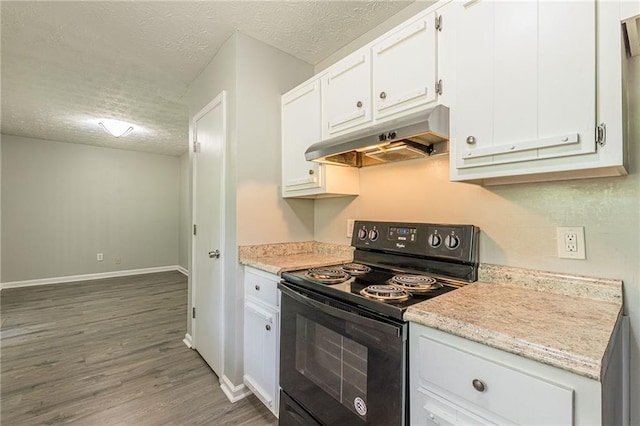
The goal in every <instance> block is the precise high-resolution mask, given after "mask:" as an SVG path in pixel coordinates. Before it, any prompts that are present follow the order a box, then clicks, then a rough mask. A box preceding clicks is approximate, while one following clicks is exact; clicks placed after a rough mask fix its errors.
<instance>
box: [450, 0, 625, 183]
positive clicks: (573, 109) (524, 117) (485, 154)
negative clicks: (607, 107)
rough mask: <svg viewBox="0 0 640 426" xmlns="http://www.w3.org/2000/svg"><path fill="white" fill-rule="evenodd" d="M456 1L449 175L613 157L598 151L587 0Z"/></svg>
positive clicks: (537, 176) (543, 170)
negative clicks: (453, 100)
mask: <svg viewBox="0 0 640 426" xmlns="http://www.w3.org/2000/svg"><path fill="white" fill-rule="evenodd" d="M457 7H458V10H457V12H456V13H457V19H456V20H455V23H454V24H453V25H454V26H455V32H456V35H457V39H456V50H457V53H456V78H455V80H456V82H455V86H456V93H455V105H453V106H452V108H451V151H452V156H451V178H452V180H482V179H488V178H502V177H512V176H526V175H528V176H529V178H524V179H522V180H548V179H554V177H553V175H549V174H550V173H554V172H556V176H555V178H567V177H587V176H588V174H587V175H584V176H579V175H567V174H564V175H563V174H560V173H557V172H567V171H578V170H585V169H589V168H594V169H602V168H605V167H608V166H611V165H613V166H616V165H617V166H621V165H622V163H621V162H620V161H618V159H619V158H620V156H619V155H617V153H616V154H614V155H613V156H612V155H610V154H604V155H601V154H600V153H598V152H597V151H598V150H599V149H600V148H601V147H600V146H599V145H598V143H597V142H596V133H597V132H596V130H597V125H598V124H599V122H598V121H597V118H598V117H597V115H596V114H597V111H598V109H597V103H596V91H597V87H598V86H597V85H598V81H597V80H596V70H597V64H596V47H597V34H596V5H595V1H587V0H585V1H580V2H550V1H534V0H524V1H517V2H494V1H482V0H480V1H469V2H466V3H457ZM612 30H613V31H615V30H616V28H615V27H614V28H612V27H611V26H609V27H606V26H601V27H600V31H612ZM613 48H615V46H613ZM619 78H620V77H618V82H619ZM614 91H615V88H614ZM614 124H615V123H614ZM607 149H609V151H618V152H621V151H622V143H621V141H617V143H614V144H612V146H611V147H607ZM614 157H615V158H614ZM616 162H617V163H618V164H616ZM601 172H602V170H601V171H600V172H595V173H594V175H601ZM608 172H609V173H611V174H612V175H618V174H623V173H624V171H622V172H621V171H620V169H619V168H617V167H613V168H611V169H610V170H608ZM496 183H500V182H499V179H498V180H497V181H496Z"/></svg>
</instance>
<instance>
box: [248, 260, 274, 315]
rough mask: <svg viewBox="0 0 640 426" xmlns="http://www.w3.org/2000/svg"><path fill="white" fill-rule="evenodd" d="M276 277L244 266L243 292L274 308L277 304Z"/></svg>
mask: <svg viewBox="0 0 640 426" xmlns="http://www.w3.org/2000/svg"><path fill="white" fill-rule="evenodd" d="M277 280H278V277H277V276H275V275H274V276H273V278H271V277H266V276H263V275H262V274H259V273H257V272H254V271H253V270H252V269H249V268H245V274H244V294H245V297H253V298H255V299H258V300H260V301H261V302H264V303H266V304H267V305H269V306H272V307H274V308H276V307H278V306H279V300H278V281H277Z"/></svg>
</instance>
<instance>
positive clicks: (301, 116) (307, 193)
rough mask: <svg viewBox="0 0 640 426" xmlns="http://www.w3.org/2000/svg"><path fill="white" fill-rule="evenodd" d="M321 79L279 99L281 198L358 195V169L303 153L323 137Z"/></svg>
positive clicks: (305, 84)
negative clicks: (337, 164) (280, 122)
mask: <svg viewBox="0 0 640 426" xmlns="http://www.w3.org/2000/svg"><path fill="white" fill-rule="evenodd" d="M320 91H321V84H320V78H315V79H312V80H310V81H308V82H306V83H303V84H302V85H300V86H298V87H296V88H295V89H293V90H291V91H290V92H288V93H285V94H284V95H283V96H282V196H283V197H284V198H288V197H302V198H317V197H329V196H340V195H357V194H358V192H359V190H360V186H359V172H358V169H355V168H350V167H340V166H330V165H325V164H318V163H315V162H313V161H307V160H306V159H305V156H304V153H305V151H306V150H307V148H309V146H311V145H312V144H314V143H316V142H318V141H319V140H320V139H321V136H322V130H321V126H322V108H321V100H320V98H321V94H320Z"/></svg>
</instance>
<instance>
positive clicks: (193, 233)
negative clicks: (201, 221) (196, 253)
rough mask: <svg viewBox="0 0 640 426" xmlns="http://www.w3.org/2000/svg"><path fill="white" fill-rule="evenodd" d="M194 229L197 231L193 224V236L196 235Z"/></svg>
mask: <svg viewBox="0 0 640 426" xmlns="http://www.w3.org/2000/svg"><path fill="white" fill-rule="evenodd" d="M196 229H197V228H196V225H195V224H194V225H193V235H196Z"/></svg>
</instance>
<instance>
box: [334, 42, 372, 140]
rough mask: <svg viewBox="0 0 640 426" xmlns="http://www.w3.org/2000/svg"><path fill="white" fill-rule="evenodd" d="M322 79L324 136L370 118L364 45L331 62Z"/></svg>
mask: <svg viewBox="0 0 640 426" xmlns="http://www.w3.org/2000/svg"><path fill="white" fill-rule="evenodd" d="M322 82H323V87H322V107H323V109H322V111H323V113H324V122H325V123H326V124H325V128H324V129H323V131H325V132H324V133H325V134H324V136H325V138H328V137H331V136H335V135H337V134H340V133H344V132H345V131H346V130H349V129H351V128H353V127H355V126H358V125H361V124H364V123H367V122H369V121H371V53H370V52H369V49H368V48H366V49H361V50H359V51H357V52H355V53H353V54H351V55H349V56H348V57H346V58H345V59H343V60H342V61H340V62H338V63H336V64H335V65H333V66H332V67H331V68H330V69H329V70H328V72H327V74H326V76H325V77H324V78H323V80H322Z"/></svg>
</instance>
